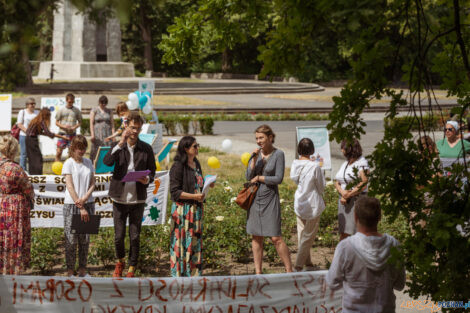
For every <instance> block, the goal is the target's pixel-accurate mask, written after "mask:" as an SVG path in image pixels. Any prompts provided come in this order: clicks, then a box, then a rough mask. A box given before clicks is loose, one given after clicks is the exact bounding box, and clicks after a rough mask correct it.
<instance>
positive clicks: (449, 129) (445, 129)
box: [444, 127, 454, 132]
mask: <svg viewBox="0 0 470 313" xmlns="http://www.w3.org/2000/svg"><path fill="white" fill-rule="evenodd" d="M444 131H449V132H453V131H454V129H453V128H452V127H451V128H444Z"/></svg>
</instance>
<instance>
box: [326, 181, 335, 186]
mask: <svg viewBox="0 0 470 313" xmlns="http://www.w3.org/2000/svg"><path fill="white" fill-rule="evenodd" d="M326 185H327V186H333V185H334V183H333V181H332V180H330V181H328V182H327V183H326Z"/></svg>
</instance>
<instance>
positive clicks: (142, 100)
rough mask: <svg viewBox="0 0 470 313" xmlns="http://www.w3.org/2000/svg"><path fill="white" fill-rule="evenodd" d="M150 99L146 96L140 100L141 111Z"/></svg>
mask: <svg viewBox="0 0 470 313" xmlns="http://www.w3.org/2000/svg"><path fill="white" fill-rule="evenodd" d="M148 99H149V98H147V97H146V96H140V98H139V106H140V109H141V110H142V108H143V107H144V106H145V105H146V104H147V101H148Z"/></svg>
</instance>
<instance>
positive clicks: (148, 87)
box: [139, 80, 155, 95]
mask: <svg viewBox="0 0 470 313" xmlns="http://www.w3.org/2000/svg"><path fill="white" fill-rule="evenodd" d="M154 90H155V81H153V80H139V91H140V94H143V93H144V92H146V91H148V92H150V94H152V95H153V91H154Z"/></svg>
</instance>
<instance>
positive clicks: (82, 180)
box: [62, 158, 95, 204]
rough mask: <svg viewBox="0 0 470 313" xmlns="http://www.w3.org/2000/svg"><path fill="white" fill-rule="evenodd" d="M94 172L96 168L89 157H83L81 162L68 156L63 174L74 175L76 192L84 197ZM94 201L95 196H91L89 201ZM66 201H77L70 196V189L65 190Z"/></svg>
mask: <svg viewBox="0 0 470 313" xmlns="http://www.w3.org/2000/svg"><path fill="white" fill-rule="evenodd" d="M94 172H95V169H94V167H93V163H91V160H90V159H87V158H83V161H82V162H81V163H78V162H77V161H75V160H74V159H73V158H68V159H67V161H65V162H64V166H63V167H62V175H65V174H70V175H72V181H73V187H74V188H75V192H76V193H77V196H78V197H79V198H81V197H83V196H84V195H85V194H86V192H87V191H88V188H89V187H90V179H91V177H92V175H93V173H94ZM93 201H94V200H93V196H90V198H88V201H87V202H93ZM64 203H66V204H74V203H75V202H74V201H73V199H72V197H71V196H70V193H69V191H68V189H66V190H65V199H64Z"/></svg>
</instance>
